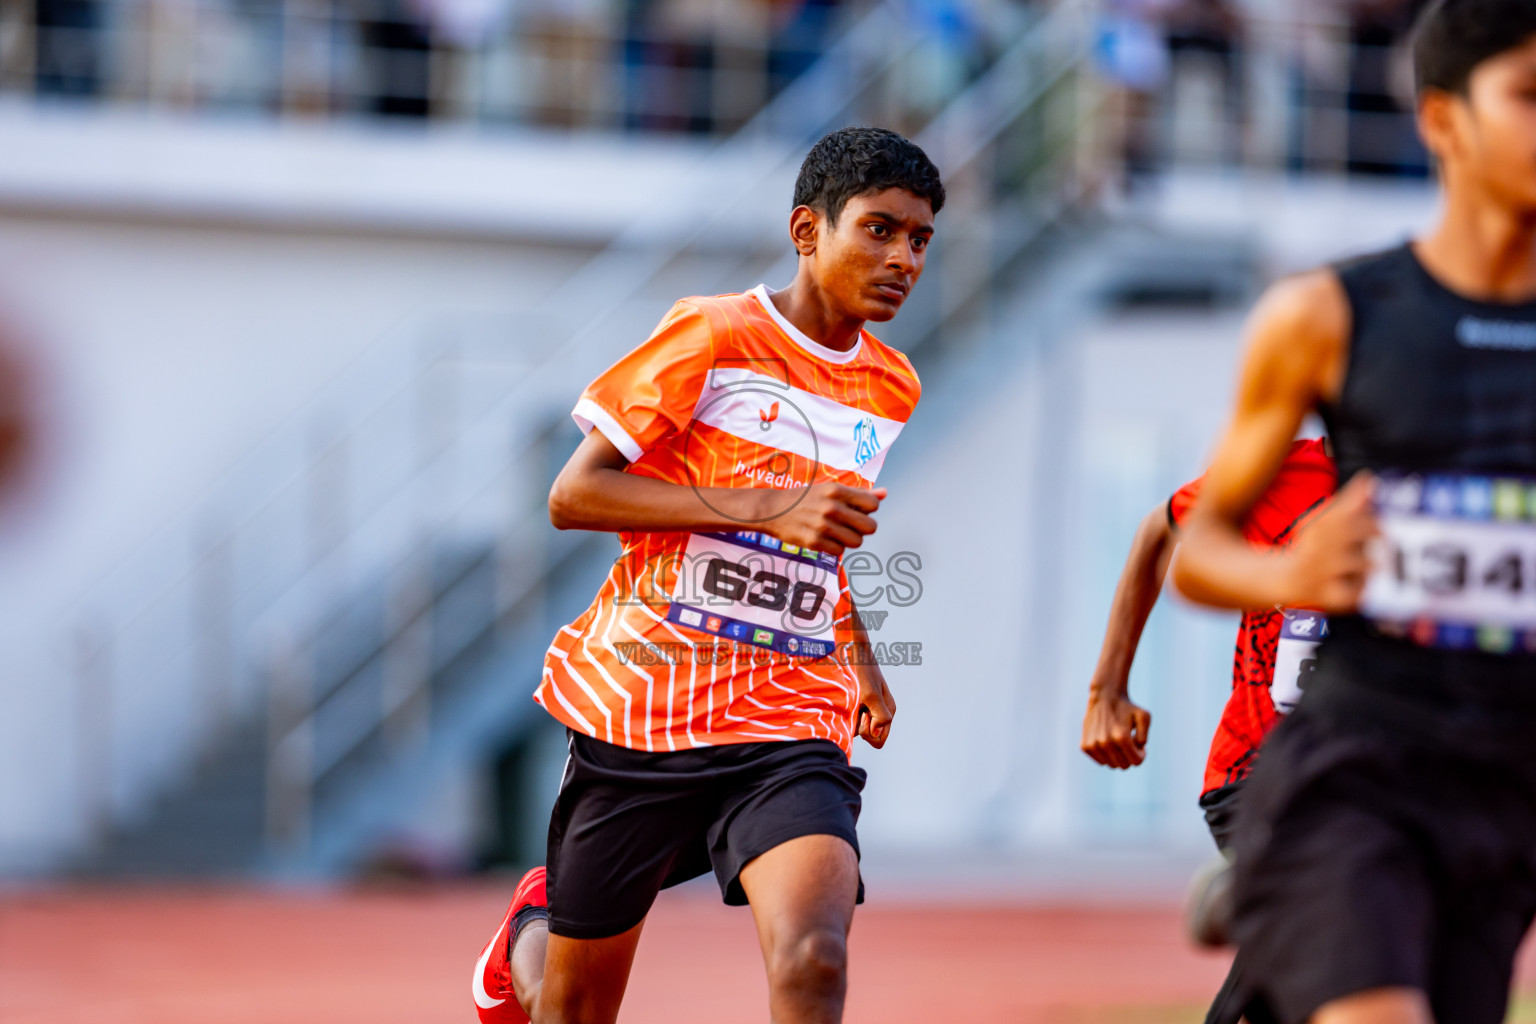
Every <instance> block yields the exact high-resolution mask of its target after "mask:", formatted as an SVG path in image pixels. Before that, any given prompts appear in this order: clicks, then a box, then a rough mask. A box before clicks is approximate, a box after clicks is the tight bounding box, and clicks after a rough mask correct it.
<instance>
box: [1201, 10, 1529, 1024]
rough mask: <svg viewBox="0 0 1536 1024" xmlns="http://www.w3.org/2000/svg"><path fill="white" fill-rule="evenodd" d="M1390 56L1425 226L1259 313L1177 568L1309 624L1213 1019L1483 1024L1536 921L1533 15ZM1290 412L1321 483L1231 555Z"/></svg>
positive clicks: (1266, 762)
mask: <svg viewBox="0 0 1536 1024" xmlns="http://www.w3.org/2000/svg"><path fill="white" fill-rule="evenodd" d="M1414 57H1415V64H1416V70H1417V71H1418V75H1419V88H1420V94H1419V123H1420V128H1421V131H1422V132H1423V134H1424V137H1425V139H1426V142H1427V143H1428V144H1429V146H1430V148H1431V149H1432V150H1433V151H1434V152H1435V154H1436V156H1437V157H1438V159H1439V162H1440V165H1441V169H1442V178H1443V182H1444V186H1445V198H1446V204H1445V214H1444V216H1443V218H1442V220H1441V222H1440V224H1439V226H1438V227H1437V228H1436V229H1435V230H1434V231H1433V232H1432V233H1430V234H1429V235H1427V236H1425V237H1424V238H1423V239H1422V240H1420V241H1418V242H1415V243H1414V244H1413V245H1412V246H1403V247H1400V248H1397V249H1393V250H1391V251H1388V252H1385V253H1381V254H1379V255H1376V256H1371V257H1367V258H1365V259H1361V260H1357V261H1355V262H1352V263H1349V264H1346V265H1343V266H1341V267H1338V268H1331V269H1327V270H1322V271H1318V272H1314V273H1312V274H1308V275H1303V276H1301V277H1298V278H1295V279H1292V280H1289V281H1285V282H1282V283H1281V284H1279V285H1277V286H1276V287H1275V288H1274V289H1272V290H1271V292H1270V293H1269V294H1268V295H1267V296H1266V297H1265V299H1264V300H1263V302H1262V303H1261V304H1260V307H1259V309H1258V311H1257V313H1256V315H1255V318H1254V322H1253V324H1252V328H1251V330H1252V338H1251V342H1250V347H1249V352H1248V356H1247V359H1246V362H1245V365H1244V369H1243V376H1242V381H1241V384H1240V386H1239V394H1238V401H1237V410H1236V413H1235V415H1234V417H1233V419H1232V423H1231V426H1230V427H1229V429H1228V433H1227V435H1226V437H1225V438H1224V439H1223V440H1222V442H1221V444H1220V446H1219V448H1218V449H1217V454H1216V458H1215V460H1214V462H1213V464H1212V466H1211V469H1210V471H1209V472H1208V474H1207V476H1206V485H1205V491H1204V494H1203V495H1202V498H1201V501H1200V504H1199V505H1198V506H1197V507H1196V509H1195V510H1194V512H1193V513H1192V515H1191V516H1190V518H1189V521H1188V526H1187V528H1186V533H1185V540H1184V546H1183V551H1182V553H1181V556H1180V559H1179V561H1178V562H1177V563H1176V565H1175V566H1174V578H1175V582H1176V583H1177V585H1178V586H1179V587H1180V589H1181V590H1183V591H1184V592H1185V594H1187V595H1188V596H1190V597H1192V598H1194V599H1196V600H1200V601H1204V602H1206V603H1209V604H1215V605H1219V606H1225V607H1235V608H1255V607H1267V606H1270V605H1284V606H1287V607H1301V608H1313V609H1317V610H1320V611H1325V612H1328V613H1331V615H1332V618H1331V622H1332V624H1333V628H1332V631H1331V635H1330V637H1329V639H1328V640H1327V641H1325V643H1324V644H1323V646H1322V648H1321V650H1320V651H1319V654H1318V670H1317V672H1316V674H1315V676H1314V681H1313V682H1312V683H1311V685H1310V686H1309V688H1308V689H1307V691H1306V692H1305V695H1304V696H1303V698H1302V700H1301V702H1300V706H1299V707H1298V709H1297V711H1296V712H1295V714H1294V715H1292V717H1291V718H1290V719H1289V720H1287V721H1286V722H1284V723H1282V724H1281V725H1280V726H1279V727H1278V728H1277V729H1276V731H1275V732H1274V734H1273V735H1272V736H1271V738H1270V740H1269V742H1268V744H1267V746H1266V747H1265V751H1264V755H1263V757H1262V758H1261V759H1260V762H1259V765H1258V767H1257V768H1256V769H1255V770H1254V773H1253V775H1252V776H1251V778H1250V780H1249V783H1248V789H1247V793H1246V801H1247V802H1246V804H1245V806H1244V808H1243V810H1242V812H1241V813H1240V815H1239V821H1238V827H1237V837H1236V843H1235V847H1236V853H1237V859H1236V887H1235V900H1236V917H1235V921H1234V923H1233V934H1234V937H1235V938H1236V939H1237V941H1238V943H1239V948H1240V952H1239V954H1238V956H1239V967H1240V969H1239V970H1235V971H1234V980H1235V981H1240V984H1234V985H1233V986H1232V987H1231V988H1232V990H1230V991H1225V992H1224V993H1223V997H1222V998H1221V999H1220V1000H1218V1004H1217V1005H1216V1006H1215V1007H1213V1008H1212V1011H1211V1016H1210V1018H1209V1020H1210V1022H1211V1024H1235V1022H1236V1021H1237V1020H1238V1019H1239V1017H1241V1016H1243V1015H1245V1014H1246V1016H1247V1019H1248V1020H1249V1021H1250V1022H1251V1024H1270V1022H1279V1024H1302V1022H1304V1021H1312V1022H1314V1024H1431V1022H1439V1024H1462V1022H1465V1024H1497V1022H1499V1021H1502V1020H1503V1017H1504V1013H1505V1010H1506V1008H1507V1002H1508V998H1509V986H1510V979H1511V974H1512V969H1513V961H1514V955H1515V952H1516V949H1517V947H1518V946H1519V943H1520V940H1521V938H1522V937H1523V936H1524V934H1525V932H1526V930H1527V928H1528V927H1529V925H1530V923H1531V920H1532V918H1533V916H1536V3H1532V2H1531V0H1440V2H1439V3H1436V4H1434V5H1433V6H1432V7H1431V8H1430V10H1429V11H1427V12H1426V15H1425V18H1424V21H1423V22H1422V23H1421V26H1420V28H1419V32H1418V36H1417V38H1416V42H1415V53H1414ZM1313 409H1316V410H1317V411H1319V412H1321V413H1322V415H1323V417H1324V420H1325V422H1326V423H1327V426H1328V430H1329V435H1330V438H1331V440H1332V442H1333V446H1334V451H1335V455H1336V457H1337V460H1338V466H1339V479H1340V481H1341V487H1340V490H1339V492H1338V494H1336V495H1335V497H1334V500H1333V501H1332V503H1331V505H1330V507H1329V508H1328V509H1327V510H1325V511H1323V512H1322V513H1321V514H1320V515H1319V516H1318V517H1317V518H1316V519H1315V520H1314V521H1313V523H1312V525H1311V526H1310V527H1309V528H1308V530H1307V531H1305V532H1304V533H1302V534H1301V535H1300V536H1299V537H1298V539H1297V541H1296V543H1295V545H1294V546H1293V547H1291V548H1290V549H1289V550H1288V551H1287V552H1285V553H1283V554H1280V555H1268V554H1264V553H1260V552H1256V551H1254V550H1252V549H1250V548H1249V547H1247V545H1246V544H1245V543H1244V542H1243V540H1242V537H1241V535H1240V533H1239V532H1238V530H1237V526H1238V524H1239V523H1240V522H1241V520H1242V516H1243V515H1244V513H1245V512H1246V511H1247V509H1248V507H1249V506H1250V505H1251V504H1252V502H1253V501H1254V500H1255V499H1256V498H1257V497H1258V495H1259V494H1261V493H1262V492H1263V490H1264V488H1265V487H1266V486H1267V484H1268V482H1269V479H1270V477H1271V476H1272V475H1273V473H1274V470H1275V467H1277V466H1278V465H1279V462H1280V460H1281V458H1282V457H1283V454H1284V452H1285V450H1286V448H1287V446H1288V445H1289V443H1290V441H1291V438H1292V436H1293V435H1294V433H1295V431H1296V430H1297V428H1298V426H1299V425H1300V423H1301V421H1302V419H1303V418H1304V416H1305V415H1306V414H1307V413H1308V412H1309V411H1311V410H1313Z"/></svg>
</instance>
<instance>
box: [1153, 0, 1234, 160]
mask: <svg viewBox="0 0 1536 1024" xmlns="http://www.w3.org/2000/svg"><path fill="white" fill-rule="evenodd" d="M1163 21H1164V26H1165V34H1166V38H1167V40H1168V53H1169V60H1170V76H1169V84H1170V86H1171V95H1170V97H1169V106H1170V108H1171V111H1172V115H1173V117H1172V120H1173V122H1174V123H1173V125H1172V129H1173V146H1174V149H1175V152H1176V153H1177V154H1178V155H1179V156H1181V157H1187V156H1191V155H1193V156H1197V157H1200V158H1205V159H1212V158H1215V159H1220V160H1222V161H1223V162H1226V163H1238V162H1240V161H1241V160H1242V156H1243V145H1242V140H1243V120H1244V118H1243V109H1244V108H1243V67H1242V59H1241V58H1242V50H1241V39H1242V32H1243V23H1242V20H1241V18H1240V17H1239V15H1238V13H1237V12H1236V11H1234V10H1233V7H1232V4H1231V3H1230V2H1229V0H1174V2H1173V3H1172V4H1171V5H1170V6H1169V7H1168V8H1167V9H1166V11H1165V12H1164V14H1163Z"/></svg>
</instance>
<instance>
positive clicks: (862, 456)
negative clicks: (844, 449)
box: [853, 416, 880, 467]
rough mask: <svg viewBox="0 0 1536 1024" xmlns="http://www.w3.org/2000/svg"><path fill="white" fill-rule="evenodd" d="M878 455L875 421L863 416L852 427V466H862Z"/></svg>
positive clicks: (870, 417) (878, 440) (878, 445)
mask: <svg viewBox="0 0 1536 1024" xmlns="http://www.w3.org/2000/svg"><path fill="white" fill-rule="evenodd" d="M878 454H880V439H879V438H878V437H876V436H875V420H874V417H872V416H865V417H864V418H863V419H862V420H860V421H859V422H858V423H856V424H854V427H853V464H854V465H856V466H861V467H862V466H863V465H864V464H865V463H866V462H868V461H869V460H870V459H872V458H874V457H875V456H876V455H878Z"/></svg>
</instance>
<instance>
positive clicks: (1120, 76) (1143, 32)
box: [1095, 0, 1169, 191]
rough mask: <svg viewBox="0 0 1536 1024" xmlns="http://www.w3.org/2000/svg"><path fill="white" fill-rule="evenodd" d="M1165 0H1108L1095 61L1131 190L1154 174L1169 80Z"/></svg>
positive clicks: (1114, 140)
mask: <svg viewBox="0 0 1536 1024" xmlns="http://www.w3.org/2000/svg"><path fill="white" fill-rule="evenodd" d="M1164 6H1165V5H1164V4H1163V3H1162V2H1161V0H1106V2H1105V4H1104V8H1103V13H1102V15H1101V18H1100V22H1099V29H1098V39H1097V43H1096V47H1095V58H1096V64H1097V66H1098V71H1099V74H1100V75H1101V76H1103V78H1104V79H1105V81H1106V82H1107V83H1108V84H1109V86H1110V90H1111V93H1110V110H1109V116H1108V119H1107V126H1108V128H1109V131H1110V135H1111V145H1112V146H1113V148H1114V150H1115V151H1116V155H1117V156H1118V158H1119V161H1118V162H1119V166H1120V167H1121V169H1122V170H1123V174H1124V185H1125V188H1126V190H1127V191H1132V190H1134V188H1135V187H1136V185H1137V184H1138V182H1139V181H1140V180H1141V179H1144V178H1146V177H1148V176H1150V175H1151V174H1152V173H1153V172H1154V171H1155V170H1156V145H1155V140H1156V125H1155V123H1154V118H1155V116H1156V112H1157V98H1158V94H1159V93H1160V91H1161V90H1162V88H1163V85H1164V84H1165V83H1166V82H1167V80H1168V70H1169V60H1168V42H1167V39H1166V37H1165V36H1164V33H1163V27H1162V24H1161V21H1160V17H1161V15H1162V12H1163V7H1164Z"/></svg>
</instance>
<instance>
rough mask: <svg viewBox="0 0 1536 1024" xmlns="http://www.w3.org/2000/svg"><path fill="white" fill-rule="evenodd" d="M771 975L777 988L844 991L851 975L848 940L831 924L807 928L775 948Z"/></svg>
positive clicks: (809, 991) (803, 990) (831, 991)
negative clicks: (826, 926) (849, 973)
mask: <svg viewBox="0 0 1536 1024" xmlns="http://www.w3.org/2000/svg"><path fill="white" fill-rule="evenodd" d="M768 975H769V977H768V980H769V984H771V985H773V986H774V987H775V988H781V989H782V988H790V989H793V990H795V991H797V992H799V993H803V994H812V993H817V994H820V993H826V994H828V995H836V994H840V993H841V992H842V991H843V989H844V987H845V985H846V984H847V979H848V940H847V938H846V937H845V936H843V935H841V934H839V933H838V932H836V931H834V930H832V929H830V928H816V929H813V930H811V931H809V932H806V933H804V934H803V935H800V936H798V937H797V938H795V939H793V940H792V941H789V942H786V943H784V944H783V945H782V946H780V947H779V948H777V949H776V950H775V951H774V954H773V962H772V963H771V964H770V965H769V969H768Z"/></svg>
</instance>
